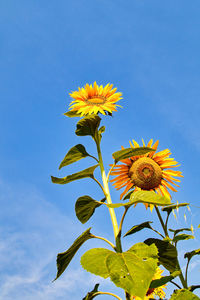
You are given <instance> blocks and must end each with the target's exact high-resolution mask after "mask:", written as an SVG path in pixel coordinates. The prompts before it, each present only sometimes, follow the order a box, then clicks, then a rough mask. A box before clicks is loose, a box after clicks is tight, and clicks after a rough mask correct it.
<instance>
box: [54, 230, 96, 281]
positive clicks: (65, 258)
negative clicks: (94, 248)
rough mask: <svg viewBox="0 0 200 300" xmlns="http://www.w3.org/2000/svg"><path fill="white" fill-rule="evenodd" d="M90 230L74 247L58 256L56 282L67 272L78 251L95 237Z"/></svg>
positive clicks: (79, 238) (82, 235)
mask: <svg viewBox="0 0 200 300" xmlns="http://www.w3.org/2000/svg"><path fill="white" fill-rule="evenodd" d="M90 229H91V228H89V229H87V230H86V231H84V232H83V233H82V234H81V235H80V236H79V237H78V238H77V239H76V240H75V241H74V243H73V244H72V246H71V247H70V248H69V249H68V250H67V251H65V252H62V253H59V254H58V255H57V275H56V278H55V279H54V280H56V279H57V278H58V277H60V275H61V274H62V273H63V272H64V271H65V269H66V268H67V266H68V265H69V263H70V262H71V260H72V258H73V257H74V255H75V254H76V252H77V251H78V249H79V248H80V247H81V246H82V244H83V243H85V242H86V241H87V240H89V239H91V238H94V236H93V235H92V234H91V233H90Z"/></svg>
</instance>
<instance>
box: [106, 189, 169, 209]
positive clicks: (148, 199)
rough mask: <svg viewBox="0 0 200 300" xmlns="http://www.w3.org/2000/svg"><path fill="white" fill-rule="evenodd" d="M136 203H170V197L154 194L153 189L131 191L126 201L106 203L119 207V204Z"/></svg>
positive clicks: (128, 204) (161, 204)
mask: <svg viewBox="0 0 200 300" xmlns="http://www.w3.org/2000/svg"><path fill="white" fill-rule="evenodd" d="M137 203H148V204H153V205H157V206H164V205H170V204H171V200H170V198H167V197H163V196H161V195H158V194H156V193H155V192H153V191H137V192H133V193H132V194H131V196H130V201H129V202H126V203H115V204H106V205H107V206H108V207H113V208H116V207H120V206H131V205H133V204H137Z"/></svg>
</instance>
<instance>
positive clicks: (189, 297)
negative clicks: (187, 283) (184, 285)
mask: <svg viewBox="0 0 200 300" xmlns="http://www.w3.org/2000/svg"><path fill="white" fill-rule="evenodd" d="M198 299H200V298H199V297H198V296H196V295H195V294H193V293H192V292H190V291H188V290H186V289H181V290H176V291H175V292H174V293H173V295H172V297H171V298H170V299H169V300H198Z"/></svg>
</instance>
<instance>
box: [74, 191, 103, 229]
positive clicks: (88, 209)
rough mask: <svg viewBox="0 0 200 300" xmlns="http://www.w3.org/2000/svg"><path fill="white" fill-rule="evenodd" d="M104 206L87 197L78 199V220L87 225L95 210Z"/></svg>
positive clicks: (76, 206)
mask: <svg viewBox="0 0 200 300" xmlns="http://www.w3.org/2000/svg"><path fill="white" fill-rule="evenodd" d="M102 204H103V203H100V202H98V201H96V200H94V199H92V198H91V197H90V196H87V195H86V196H82V197H80V198H78V199H77V201H76V204H75V211H76V216H77V218H78V219H79V221H80V222H81V223H83V224H84V223H86V222H87V221H88V220H89V219H90V218H91V216H92V215H93V213H94V211H95V209H96V208H97V207H99V206H101V205H102Z"/></svg>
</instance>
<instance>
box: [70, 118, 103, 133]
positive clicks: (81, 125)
mask: <svg viewBox="0 0 200 300" xmlns="http://www.w3.org/2000/svg"><path fill="white" fill-rule="evenodd" d="M100 121H101V118H100V117H99V116H97V115H94V116H90V117H85V118H83V119H81V120H80V121H79V122H78V123H77V125H76V127H77V129H76V132H75V133H76V135H78V136H85V135H91V136H92V137H93V138H94V137H95V134H96V130H97V128H98V127H99V124H100Z"/></svg>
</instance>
